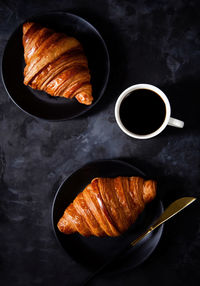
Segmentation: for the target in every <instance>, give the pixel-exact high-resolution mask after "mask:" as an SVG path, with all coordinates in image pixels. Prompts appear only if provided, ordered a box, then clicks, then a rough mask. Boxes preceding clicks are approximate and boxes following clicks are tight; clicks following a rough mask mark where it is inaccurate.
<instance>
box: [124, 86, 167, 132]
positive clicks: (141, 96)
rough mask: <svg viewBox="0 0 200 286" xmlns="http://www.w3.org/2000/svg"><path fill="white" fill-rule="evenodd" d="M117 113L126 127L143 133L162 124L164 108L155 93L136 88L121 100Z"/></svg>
mask: <svg viewBox="0 0 200 286" xmlns="http://www.w3.org/2000/svg"><path fill="white" fill-rule="evenodd" d="M119 113H120V118H121V121H122V123H123V125H124V126H125V127H126V129H128V130H129V131H131V132H133V133H135V134H138V135H145V134H149V133H152V132H154V131H156V130H157V129H158V128H159V127H160V126H161V125H162V123H163V121H164V119H165V113H166V109H165V103H164V102H163V100H162V99H161V97H160V96H159V95H158V94H157V93H155V92H153V91H150V90H147V89H138V90H135V91H133V92H132V93H130V94H129V95H128V96H127V97H126V98H125V99H124V100H123V101H122V103H121V106H120V110H119Z"/></svg>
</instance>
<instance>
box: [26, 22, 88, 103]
mask: <svg viewBox="0 0 200 286" xmlns="http://www.w3.org/2000/svg"><path fill="white" fill-rule="evenodd" d="M23 46H24V59H25V63H26V67H25V69H24V84H25V85H29V86H30V87H32V88H33V89H38V90H43V91H45V92H47V93H48V94H50V95H52V96H61V97H65V98H73V97H75V98H76V99H77V100H78V101H79V102H80V103H83V104H86V105H90V104H91V103H92V101H93V97H92V86H91V84H90V72H89V68H88V61H87V58H86V56H85V54H84V51H83V48H82V46H81V44H80V42H79V41H78V40H76V39H75V38H73V37H68V36H67V35H65V34H63V33H56V32H54V31H53V30H51V29H47V28H45V27H42V26H41V25H39V24H37V23H32V22H27V23H25V24H24V25H23Z"/></svg>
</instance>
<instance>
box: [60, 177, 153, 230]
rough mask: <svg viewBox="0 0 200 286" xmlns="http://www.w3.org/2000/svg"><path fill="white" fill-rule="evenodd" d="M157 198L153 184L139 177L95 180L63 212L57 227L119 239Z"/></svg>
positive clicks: (151, 181)
mask: <svg viewBox="0 0 200 286" xmlns="http://www.w3.org/2000/svg"><path fill="white" fill-rule="evenodd" d="M155 196H156V182H155V181H153V180H147V181H145V180H144V179H143V178H140V177H117V178H95V179H93V180H92V182H91V183H90V184H89V185H88V186H87V187H86V188H85V189H84V190H83V191H82V192H81V193H79V194H78V195H77V197H76V198H75V200H74V201H73V203H71V204H70V205H69V206H68V207H67V208H66V210H65V212H64V214H63V216H62V217H61V218H60V220H59V222H58V224H57V226H58V229H59V230H60V231H61V232H63V233H65V234H71V233H74V232H79V233H80V234H82V235H83V236H91V235H95V236H119V235H120V234H122V233H123V232H125V231H126V230H127V229H128V228H129V227H130V225H131V224H133V223H134V222H135V220H136V219H137V217H138V215H139V214H140V213H141V212H142V211H143V209H144V207H145V204H147V203H148V202H150V201H151V200H153V199H154V198H155Z"/></svg>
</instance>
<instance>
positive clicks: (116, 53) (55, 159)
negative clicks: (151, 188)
mask: <svg viewBox="0 0 200 286" xmlns="http://www.w3.org/2000/svg"><path fill="white" fill-rule="evenodd" d="M52 10H61V11H68V12H72V13H74V14H77V15H80V16H82V17H83V18H85V19H86V20H88V21H89V22H91V23H92V24H93V25H94V26H95V27H96V28H97V29H98V30H99V32H100V33H101V34H102V36H103V38H104V39H105V42H106V44H107V47H108V50H109V54H110V60H111V75H110V80H109V83H108V87H107V90H106V92H105V94H104V96H103V98H102V99H101V101H100V102H99V103H98V104H97V105H96V106H95V107H94V108H93V109H92V110H91V111H89V112H88V113H87V114H86V115H84V116H82V117H80V118H78V119H74V120H71V121H66V122H48V121H43V120H39V119H34V118H32V117H30V116H28V115H26V114H25V113H23V112H22V111H21V110H19V109H18V108H17V107H16V106H15V105H14V104H13V103H12V102H11V100H10V99H9V97H8V96H7V94H6V91H5V89H4V88H3V84H2V82H1V81H0V284H1V285H3V286H4V285H8V286H10V285H15V286H19V285H20V286H21V285H48V286H50V285H60V286H62V285H69V286H71V285H81V283H82V281H83V280H84V279H85V278H86V277H87V275H88V273H87V272H86V270H85V269H84V268H83V267H82V266H80V265H78V264H77V263H76V262H75V261H72V260H71V258H70V257H68V256H67V255H66V254H65V253H64V251H63V250H62V249H61V248H60V247H59V246H58V244H57V242H56V240H55V237H54V235H53V231H52V226H51V217H50V215H51V205H52V201H53V198H54V195H55V192H56V190H57V188H58V186H59V184H60V183H61V182H62V180H63V179H64V178H65V177H66V176H68V175H69V174H70V173H72V172H73V171H74V170H76V169H77V168H79V167H81V166H82V165H83V164H85V163H87V162H90V161H93V160H96V159H109V158H120V159H124V160H125V161H127V162H130V163H133V164H134V165H135V166H137V167H138V168H140V169H141V170H143V171H144V172H145V173H147V174H148V176H149V177H151V176H153V177H156V178H157V179H158V181H159V184H160V188H159V196H160V197H161V198H162V200H163V203H164V205H165V206H167V205H168V204H169V203H170V202H172V201H173V200H175V199H176V198H178V197H181V196H199V193H200V190H199V185H200V128H199V119H200V112H199V104H198V102H199V83H198V82H199V75H200V30H199V27H200V17H199V5H198V1H179V0H178V1H164V0H158V1H139V0H136V1H119V0H107V1H105V0H102V1H100V0H93V1H89V0H86V1H81V0H74V1H64V0H61V1H52V0H48V1H46V0H45V1H37V0H35V1H29V0H26V1H24V0H23V1H11V0H8V1H0V56H2V54H3V48H4V46H5V44H6V42H7V40H8V39H9V37H10V35H11V33H12V32H13V30H14V29H15V28H16V27H17V26H18V25H19V24H20V23H21V22H23V20H25V19H26V18H28V17H29V16H31V15H34V14H37V13H38V12H44V13H46V12H47V11H52ZM143 82H144V83H151V84H154V85H156V86H158V87H159V88H161V89H162V90H163V91H164V92H165V93H166V94H167V95H168V97H169V100H170V102H171V105H172V116H173V117H177V118H179V119H182V120H184V121H185V127H184V129H182V130H179V129H175V128H172V127H167V128H166V130H165V131H164V132H163V133H162V134H161V135H159V136H158V137H156V138H153V139H149V140H146V141H139V140H134V139H131V138H129V137H127V136H126V135H125V134H123V133H122V132H121V131H120V129H119V128H118V126H117V125H116V122H115V118H114V104H115V101H116V99H117V97H118V96H119V94H120V93H121V92H122V91H123V90H124V89H125V88H127V87H128V86H130V85H132V84H136V83H143ZM199 214H200V211H199V201H198V202H196V203H195V204H194V205H192V206H191V207H189V208H188V209H186V210H185V211H184V212H182V213H181V214H180V215H178V216H177V217H176V218H174V219H173V220H171V221H169V222H168V223H167V224H166V225H165V228H164V232H163V236H162V238H161V241H160V243H159V245H158V247H157V248H156V250H155V252H154V253H153V254H152V255H151V257H150V258H149V259H148V260H147V261H146V262H145V263H144V264H142V265H141V266H139V267H137V268H136V269H134V270H132V271H129V272H126V273H123V274H117V273H116V275H111V274H110V275H109V274H106V275H101V276H99V277H97V278H96V279H95V280H94V281H93V282H92V283H91V285H133V284H135V285H137V284H138V285H141V286H146V285H161V284H162V285H163V286H164V285H169V284H170V285H176V286H177V285H184V286H186V285H189V284H190V285H199V278H200V274H199V270H200V216H199Z"/></svg>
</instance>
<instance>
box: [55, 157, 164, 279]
mask: <svg viewBox="0 0 200 286" xmlns="http://www.w3.org/2000/svg"><path fill="white" fill-rule="evenodd" d="M108 161H109V162H117V163H122V164H124V165H126V166H127V167H131V168H132V169H135V170H137V171H138V172H139V173H141V176H144V177H146V174H145V173H144V172H143V171H142V170H140V169H139V168H137V167H135V166H134V165H132V164H131V163H128V162H126V161H124V160H120V159H99V160H94V161H89V162H87V163H85V164H84V165H81V166H80V167H79V168H76V170H75V171H73V172H71V173H70V174H69V175H68V176H66V177H65V178H64V179H63V180H62V182H61V183H60V185H59V187H58V189H57V191H56V193H55V194H54V198H53V201H52V206H51V225H52V228H53V233H54V237H55V238H56V241H57V243H58V245H59V247H60V248H61V249H62V250H65V249H64V247H63V245H62V243H61V242H60V240H59V238H58V236H57V234H56V229H55V225H54V207H55V202H56V199H57V196H58V194H59V192H60V190H61V188H62V187H63V185H64V183H65V181H67V180H68V179H69V178H70V177H71V176H72V175H74V174H75V173H77V172H78V171H80V169H83V168H85V167H86V166H88V165H90V164H93V163H103V162H108ZM158 199H159V203H160V207H161V210H162V212H163V210H164V206H163V202H162V201H161V200H160V198H158ZM163 228H164V224H162V225H161V226H160V227H159V228H158V231H160V233H159V236H158V240H157V243H156V244H155V246H154V248H153V249H152V251H151V252H150V253H148V254H147V255H146V256H145V257H144V260H143V261H142V262H141V263H138V264H137V265H136V266H135V267H137V266H138V265H140V264H142V263H144V261H146V259H148V258H149V256H151V255H152V253H153V252H154V250H155V249H156V247H157V245H158V243H159V241H160V239H161V237H162V234H163ZM64 253H65V255H68V256H69V257H70V258H71V259H72V260H73V261H75V262H76V263H78V264H79V265H81V266H82V264H81V263H80V262H79V261H77V260H76V259H74V257H73V256H72V255H71V254H70V253H68V252H67V251H64ZM135 267H134V268H135ZM130 269H132V268H131V267H129V268H128V269H127V271H129V270H130ZM124 271H126V270H124ZM114 272H115V271H112V272H111V275H112V274H113V273H114Z"/></svg>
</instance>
